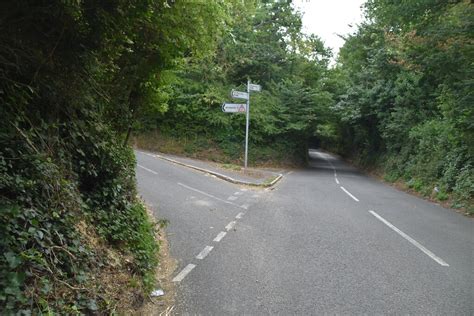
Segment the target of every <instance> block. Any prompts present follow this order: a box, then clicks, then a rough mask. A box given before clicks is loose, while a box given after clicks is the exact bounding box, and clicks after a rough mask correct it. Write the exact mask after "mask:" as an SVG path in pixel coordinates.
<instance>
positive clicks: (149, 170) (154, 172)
mask: <svg viewBox="0 0 474 316" xmlns="http://www.w3.org/2000/svg"><path fill="white" fill-rule="evenodd" d="M137 166H138V167H140V168H142V169H145V170H146V171H148V172H151V173H153V174H158V172H156V171H153V170H151V169H148V168H147V167H143V166H142V165H139V164H137Z"/></svg>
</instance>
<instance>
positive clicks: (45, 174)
mask: <svg viewBox="0 0 474 316" xmlns="http://www.w3.org/2000/svg"><path fill="white" fill-rule="evenodd" d="M2 114H4V115H6V116H8V113H6V112H3V113H2ZM79 125H80V126H79ZM42 126H45V128H44V129H42V128H35V129H30V130H28V131H27V130H23V131H22V133H20V134H18V133H15V128H13V127H11V128H10V129H9V128H4V129H2V133H1V134H0V140H1V143H2V144H3V146H2V147H1V148H0V252H1V253H2V255H1V256H0V306H1V312H2V314H10V313H15V312H18V311H21V310H24V311H25V312H27V311H30V312H35V313H39V312H60V313H64V312H66V313H73V312H79V311H82V312H87V311H89V312H91V311H94V310H104V309H107V308H108V305H109V304H110V302H108V301H107V300H106V296H105V297H104V293H103V292H102V291H101V290H100V288H99V287H96V286H95V285H94V281H93V280H91V277H93V276H95V275H97V274H98V273H99V272H100V270H101V269H105V268H106V267H107V266H108V265H109V264H110V263H109V262H107V257H105V256H103V254H102V253H97V252H96V249H95V248H94V245H91V244H90V243H88V242H87V241H88V236H84V232H81V230H80V227H79V226H78V224H79V223H80V222H84V223H85V224H86V225H87V226H89V227H95V229H94V230H95V231H96V232H97V234H98V236H99V237H100V239H101V240H103V241H104V242H106V243H108V244H111V245H113V246H114V247H115V248H116V249H118V250H119V251H120V252H122V253H123V254H124V255H127V254H129V255H130V256H131V258H132V261H131V262H130V265H129V268H132V269H133V271H132V273H133V274H136V275H141V278H143V279H144V286H145V288H148V289H149V288H150V286H151V285H153V274H154V267H156V264H157V256H156V255H157V250H158V246H157V244H156V241H155V239H154V226H153V225H152V224H151V223H150V222H149V219H148V217H147V213H146V210H145V208H144V207H143V205H142V204H141V202H140V201H139V200H137V198H136V191H135V178H134V165H135V159H134V155H133V152H132V150H131V149H130V148H128V147H124V146H122V145H121V144H118V143H117V141H116V140H115V139H116V138H115V137H114V135H113V133H112V132H111V131H110V129H109V128H108V127H107V126H106V125H104V124H102V123H100V121H98V120H97V119H95V118H94V117H88V118H87V120H86V119H84V121H80V124H77V122H76V123H62V124H58V125H57V126H58V127H57V128H56V127H52V126H54V124H53V125H51V124H49V125H46V124H44V125H42ZM46 126H47V127H46ZM18 128H19V127H18ZM40 135H43V136H40ZM44 135H56V136H48V137H45V136H44ZM65 140H67V141H65ZM28 143H31V144H36V145H34V147H33V146H31V147H30V146H29V145H28ZM47 144H48V145H47Z"/></svg>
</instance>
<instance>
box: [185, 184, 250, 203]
mask: <svg viewBox="0 0 474 316" xmlns="http://www.w3.org/2000/svg"><path fill="white" fill-rule="evenodd" d="M178 185H180V186H182V187H184V188H186V189H188V190H191V191H194V192H197V193H201V194H202V195H205V196H207V197H210V198H212V199H214V200H217V201H221V202H223V203H227V204H230V205H234V206H237V207H240V208H244V207H243V206H240V205H238V204H235V203H232V202H230V201H226V200H223V199H220V198H218V197H217V196H214V195H212V194H209V193H206V192H203V191H201V190H198V189H195V188H192V187H190V186H187V185H186V184H182V183H180V182H178Z"/></svg>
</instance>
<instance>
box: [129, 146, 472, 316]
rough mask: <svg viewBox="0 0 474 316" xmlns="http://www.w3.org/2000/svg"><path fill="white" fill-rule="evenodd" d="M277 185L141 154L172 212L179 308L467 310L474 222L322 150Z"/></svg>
mask: <svg viewBox="0 0 474 316" xmlns="http://www.w3.org/2000/svg"><path fill="white" fill-rule="evenodd" d="M310 158H311V161H310V166H309V167H308V168H307V169H304V170H298V171H294V172H291V173H289V174H286V175H285V176H284V178H283V180H282V181H280V182H279V183H278V184H277V185H276V187H275V188H274V189H273V190H264V189H256V188H250V187H243V186H238V185H234V184H231V183H228V182H225V181H223V180H220V179H217V178H214V177H211V176H208V175H205V174H203V173H199V172H197V171H193V170H190V169H187V168H185V167H182V166H177V165H174V164H172V163H169V162H165V161H162V160H159V159H157V158H154V157H151V156H150V155H147V154H145V153H141V152H137V160H138V166H137V178H138V187H139V192H140V194H141V195H142V196H143V198H144V199H145V200H146V201H147V203H148V204H150V205H151V206H152V208H153V209H154V212H155V214H156V216H157V217H158V218H164V219H168V220H169V221H170V224H169V226H168V228H167V233H168V239H169V242H170V250H171V255H172V256H173V257H174V258H175V259H177V260H178V268H177V270H176V272H175V276H174V279H173V281H174V282H176V284H177V293H178V294H177V302H176V308H175V310H174V311H175V313H176V314H177V315H182V314H185V315H186V314H192V315H194V314H201V315H228V314H246V315H266V314H282V315H320V314H371V315H373V314H414V315H420V314H436V315H473V314H474V303H473V302H474V292H473V267H474V265H473V263H474V260H473V254H474V234H473V221H472V219H470V218H467V217H465V216H463V215H460V214H458V213H456V212H454V211H452V210H448V209H445V208H443V207H441V206H438V205H436V204H434V203H431V202H427V201H424V200H421V199H419V198H417V197H414V196H411V195H409V194H406V193H403V192H400V191H398V190H396V189H394V188H392V187H390V186H388V185H385V184H383V183H381V182H378V181H376V180H374V179H371V178H369V177H367V176H365V175H364V174H362V173H360V172H358V171H357V170H355V169H353V168H351V167H349V166H348V165H346V164H344V163H343V162H342V161H340V160H338V159H336V158H335V157H333V156H331V155H328V154H325V153H323V152H320V151H316V150H311V151H310Z"/></svg>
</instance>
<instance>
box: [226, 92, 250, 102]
mask: <svg viewBox="0 0 474 316" xmlns="http://www.w3.org/2000/svg"><path fill="white" fill-rule="evenodd" d="M230 97H231V98H235V99H245V100H248V99H249V93H248V92H241V91H237V90H232V91H231V92H230Z"/></svg>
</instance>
